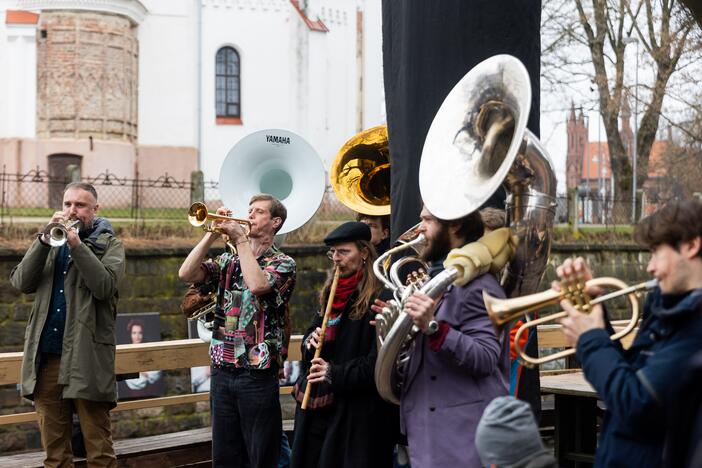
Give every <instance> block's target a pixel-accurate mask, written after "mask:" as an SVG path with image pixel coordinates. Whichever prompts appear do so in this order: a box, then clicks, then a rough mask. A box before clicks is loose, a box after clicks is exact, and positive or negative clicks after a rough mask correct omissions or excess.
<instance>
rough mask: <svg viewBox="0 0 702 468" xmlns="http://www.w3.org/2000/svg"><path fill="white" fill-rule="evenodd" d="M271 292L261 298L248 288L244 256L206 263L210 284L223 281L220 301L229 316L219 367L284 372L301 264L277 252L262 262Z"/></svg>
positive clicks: (218, 333)
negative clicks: (288, 313) (289, 313)
mask: <svg viewBox="0 0 702 468" xmlns="http://www.w3.org/2000/svg"><path fill="white" fill-rule="evenodd" d="M258 264H259V266H260V267H261V268H262V269H263V271H264V273H265V274H266V277H267V279H268V284H270V286H271V292H269V293H267V294H264V295H261V296H255V295H254V294H253V293H252V292H251V291H250V290H249V289H248V288H247V286H246V283H245V282H244V275H243V274H242V272H241V266H240V263H239V256H238V255H234V254H231V253H229V252H225V253H223V254H222V255H220V256H219V257H217V258H216V259H214V260H212V261H207V262H203V264H202V268H203V269H204V271H205V282H210V281H218V282H219V294H218V298H219V299H218V300H219V301H220V305H221V314H223V315H224V327H223V331H222V329H220V330H215V332H214V333H213V334H212V341H211V343H210V358H211V359H212V364H213V365H215V366H220V367H221V366H234V367H243V368H247V369H268V368H269V367H270V366H271V363H272V362H276V363H277V365H278V367H279V368H280V367H281V366H282V365H283V363H282V356H281V349H282V347H283V344H284V342H285V340H284V338H285V337H284V321H285V309H286V307H287V303H288V301H289V300H290V296H291V294H292V291H293V288H294V287H295V275H296V271H295V261H294V260H293V259H292V258H290V257H289V256H287V255H285V254H284V253H282V252H281V251H279V250H278V249H277V248H276V247H275V246H271V247H270V248H269V249H268V250H266V251H265V252H264V253H263V254H262V255H261V256H260V257H258Z"/></svg>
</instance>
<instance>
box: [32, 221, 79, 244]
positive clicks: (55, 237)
mask: <svg viewBox="0 0 702 468" xmlns="http://www.w3.org/2000/svg"><path fill="white" fill-rule="evenodd" d="M82 227H83V223H82V221H81V220H80V219H67V220H64V221H61V222H56V223H49V224H47V225H46V227H45V228H44V231H42V234H43V235H44V238H47V237H48V238H49V245H51V246H52V247H61V246H62V245H63V244H65V243H66V242H67V241H68V230H69V229H71V228H75V229H76V231H80V230H81V229H82Z"/></svg>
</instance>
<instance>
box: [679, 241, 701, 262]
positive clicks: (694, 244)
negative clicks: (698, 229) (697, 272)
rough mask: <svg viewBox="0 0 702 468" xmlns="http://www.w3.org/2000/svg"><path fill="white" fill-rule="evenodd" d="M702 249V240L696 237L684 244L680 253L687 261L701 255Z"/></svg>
mask: <svg viewBox="0 0 702 468" xmlns="http://www.w3.org/2000/svg"><path fill="white" fill-rule="evenodd" d="M701 248H702V238H700V237H695V238H694V239H691V240H689V241H687V242H683V243H682V245H681V246H680V253H682V254H683V255H684V256H685V257H686V258H687V259H690V260H691V259H693V258H695V257H696V256H698V255H699V254H700V249H701Z"/></svg>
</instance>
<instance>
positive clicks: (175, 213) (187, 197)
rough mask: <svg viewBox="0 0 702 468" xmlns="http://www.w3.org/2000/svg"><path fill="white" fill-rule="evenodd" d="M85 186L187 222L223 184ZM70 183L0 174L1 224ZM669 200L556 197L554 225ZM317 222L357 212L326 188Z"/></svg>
mask: <svg viewBox="0 0 702 468" xmlns="http://www.w3.org/2000/svg"><path fill="white" fill-rule="evenodd" d="M79 180H80V181H83V182H88V183H90V184H93V185H94V186H95V188H96V189H97V192H98V195H99V198H100V205H101V212H102V213H103V215H104V216H107V217H109V218H111V219H118V220H119V219H122V220H135V221H139V220H169V219H170V220H179V221H180V220H183V219H184V218H185V213H186V211H187V209H188V207H189V206H190V204H191V203H192V202H193V201H204V202H205V203H206V204H207V207H208V209H209V210H210V211H214V210H216V209H217V208H219V207H220V206H222V201H221V199H220V196H219V183H218V182H216V181H204V180H200V181H198V180H196V179H193V180H176V179H175V178H173V177H172V176H170V175H168V173H164V175H162V176H160V177H157V178H154V179H131V178H127V177H119V176H117V175H116V174H114V173H111V172H110V171H105V172H103V173H101V174H98V175H97V176H94V177H83V178H81V179H79ZM68 182H70V180H66V179H65V178H60V179H59V178H55V177H54V178H52V177H51V176H50V175H49V174H48V173H47V172H46V171H43V170H39V169H34V170H31V171H29V172H27V173H24V174H14V173H8V172H6V171H5V170H4V168H3V169H2V171H1V172H0V223H2V224H7V223H9V224H12V223H19V222H28V221H32V220H33V219H35V218H41V219H46V218H47V217H49V216H51V214H52V213H53V212H54V211H56V210H59V209H60V208H61V204H62V197H63V189H64V187H65V185H66V183H68ZM666 201H667V200H663V199H658V198H652V197H648V198H647V197H646V195H645V194H642V195H641V196H639V198H638V200H637V203H636V215H635V216H634V215H632V210H633V207H632V205H633V203H632V200H631V199H630V198H628V199H626V198H611V197H596V196H595V197H593V196H581V195H578V194H577V193H575V192H573V194H572V196H571V197H566V196H560V197H558V199H557V207H556V219H555V222H556V223H568V222H570V223H573V222H575V220H576V219H577V222H578V223H579V224H590V225H601V226H605V227H606V226H615V225H626V224H631V223H632V221H633V220H636V219H639V218H640V217H641V215H646V214H650V213H651V212H653V211H655V209H657V208H658V207H659V206H661V204H663V203H665V202H666ZM316 217H317V218H318V219H325V220H341V219H351V218H352V217H353V212H352V211H351V210H350V209H349V208H347V207H346V206H344V205H343V204H342V203H341V202H340V201H339V199H338V198H337V197H336V195H335V193H334V191H333V190H332V189H331V187H327V190H326V193H325V195H324V199H323V202H322V204H321V206H320V209H319V211H318V212H317V215H316Z"/></svg>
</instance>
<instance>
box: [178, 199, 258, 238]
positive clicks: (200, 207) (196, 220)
mask: <svg viewBox="0 0 702 468" xmlns="http://www.w3.org/2000/svg"><path fill="white" fill-rule="evenodd" d="M188 221H189V222H190V224H191V225H193V226H195V227H200V226H202V228H203V229H204V230H205V231H210V232H214V231H216V230H217V228H214V227H212V225H211V224H210V225H209V226H208V225H207V221H235V222H237V223H239V224H241V225H242V227H245V228H246V229H247V230H249V229H251V223H250V222H249V220H247V219H239V218H233V217H231V216H224V215H218V214H214V213H209V212H208V211H207V205H205V204H204V203H202V202H195V203H193V204H192V205H190V209H189V210H188Z"/></svg>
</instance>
